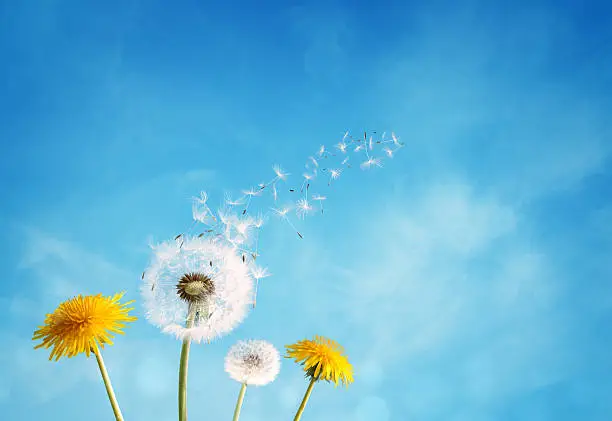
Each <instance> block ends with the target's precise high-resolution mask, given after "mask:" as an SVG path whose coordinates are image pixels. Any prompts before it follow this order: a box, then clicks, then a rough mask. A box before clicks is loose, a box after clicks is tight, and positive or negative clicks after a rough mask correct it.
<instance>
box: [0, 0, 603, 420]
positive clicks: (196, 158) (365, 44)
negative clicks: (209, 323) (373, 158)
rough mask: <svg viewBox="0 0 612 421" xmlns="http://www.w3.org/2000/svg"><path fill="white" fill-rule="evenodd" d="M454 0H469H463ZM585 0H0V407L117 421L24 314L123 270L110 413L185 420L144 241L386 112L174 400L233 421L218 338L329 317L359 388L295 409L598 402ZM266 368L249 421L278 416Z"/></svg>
mask: <svg viewBox="0 0 612 421" xmlns="http://www.w3.org/2000/svg"><path fill="white" fill-rule="evenodd" d="M457 3H460V5H457ZM606 3H608V4H609V2H605V1H602V2H589V1H567V0H565V1H558V0H557V1H552V0H551V1H537V0H536V1H529V2H526V1H517V2H485V1H463V2H450V1H431V2H410V1H378V2H366V1H355V2H349V1H320V2H316V1H315V2H287V1H283V2H281V1H269V2H249V1H245V2H240V3H239V2H221V1H195V0H186V1H182V2H162V1H159V0H150V1H131V0H125V1H107V2H93V1H57V0H46V1H26V0H23V1H19V2H17V1H0V142H1V145H2V150H1V154H0V190H1V192H2V195H1V196H2V200H1V206H0V233H1V234H0V235H1V236H2V239H3V241H2V244H3V246H2V249H1V253H0V268H1V269H2V273H3V276H2V279H3V280H2V281H0V282H1V284H2V286H3V288H2V289H1V290H0V335H1V338H2V342H1V344H2V345H1V346H0V370H1V376H0V410H1V412H0V413H2V416H1V418H3V419H6V420H23V421H30V420H31V421H34V420H36V421H39V420H45V421H56V420H57V421H59V420H62V421H69V420H82V419H88V420H90V421H103V420H109V419H112V412H111V409H110V405H109V403H108V401H107V398H106V395H105V392H104V388H103V385H102V382H101V379H100V375H99V372H98V369H97V366H96V363H95V361H94V360H93V359H87V358H85V357H84V356H79V357H77V358H73V359H64V360H61V361H60V362H58V363H51V362H48V361H47V358H48V352H47V351H44V350H37V351H34V350H33V349H32V348H33V345H34V343H33V342H32V341H31V335H32V332H33V331H34V330H35V329H36V328H37V326H39V325H40V324H41V323H42V321H43V320H44V316H45V313H47V312H51V311H52V310H53V309H54V308H55V307H56V306H57V305H58V304H59V303H60V302H61V301H63V300H65V299H67V298H69V297H70V296H72V295H75V294H78V293H98V292H101V293H104V294H107V295H110V294H113V293H115V292H116V291H120V290H126V291H127V295H126V298H128V299H135V300H137V303H136V310H135V313H136V315H137V316H139V318H140V319H139V320H138V322H136V323H134V324H132V325H131V327H129V328H127V330H126V336H125V337H119V338H117V340H116V343H115V345H114V346H112V347H109V348H106V349H105V351H104V356H105V359H106V363H107V366H108V368H109V371H110V375H111V378H112V380H113V383H114V386H115V391H116V393H117V396H118V399H119V402H120V405H121V407H122V410H123V413H124V416H125V419H126V420H128V421H130V420H132V421H135V420H155V421H170V420H175V419H176V417H177V415H176V412H177V410H176V383H177V371H178V369H177V367H178V359H179V351H180V343H179V342H178V341H176V340H175V339H174V338H173V337H171V336H168V335H163V334H161V333H160V332H159V331H158V330H157V329H156V328H155V327H153V326H152V325H150V324H149V323H148V322H147V321H146V320H145V319H144V317H143V309H142V307H141V305H140V302H139V292H138V289H139V282H140V275H141V272H142V271H143V269H145V267H146V266H147V264H148V261H149V258H150V255H151V252H150V249H149V246H148V244H149V243H150V242H151V241H153V242H157V241H163V240H166V239H169V238H172V237H173V236H174V235H176V234H178V233H179V232H181V230H183V229H184V228H185V227H186V226H188V225H189V224H190V220H191V197H192V196H195V195H197V194H198V193H199V191H200V190H206V191H207V192H208V193H209V196H210V197H211V201H212V202H213V203H218V202H219V201H220V200H221V199H222V197H223V192H224V191H226V190H228V191H231V192H238V191H239V190H240V189H244V188H248V187H251V186H252V185H253V184H255V183H257V182H260V181H262V180H264V179H267V178H269V176H270V175H271V174H272V173H271V166H272V165H273V164H276V163H278V164H282V165H283V167H284V168H286V169H287V170H288V171H289V172H291V173H292V174H300V173H301V171H302V169H303V163H304V160H305V159H306V158H307V156H308V155H311V154H313V153H314V152H316V150H317V149H318V147H319V145H321V144H327V145H333V144H334V143H337V142H338V141H339V140H341V138H342V135H343V133H344V132H345V130H351V131H353V132H356V133H359V132H362V131H363V130H378V131H384V130H387V131H391V130H393V131H395V132H396V133H398V135H399V136H400V137H401V139H402V141H404V142H405V143H406V147H405V148H404V149H402V150H401V151H400V152H399V153H398V154H397V156H396V157H395V158H394V159H393V160H389V161H387V162H386V163H385V167H384V168H382V169H376V170H374V171H371V172H368V173H365V172H360V171H353V172H351V173H350V174H345V175H343V176H342V177H341V178H340V179H339V180H338V183H337V184H336V185H335V187H334V188H333V190H332V191H330V192H329V194H328V197H329V198H328V200H327V203H326V213H325V215H323V216H317V217H314V216H313V217H312V218H310V219H308V220H306V222H304V223H303V224H302V225H301V229H302V231H303V233H304V237H305V238H304V240H301V241H300V240H299V239H297V238H296V236H295V234H294V233H293V232H292V231H291V230H288V229H286V227H285V226H283V225H281V224H279V223H275V222H270V223H269V224H268V225H267V226H266V228H265V230H264V231H262V237H261V239H260V240H261V242H260V252H261V253H262V256H261V258H260V260H259V261H260V263H262V264H263V265H265V266H267V267H268V268H269V270H270V271H271V272H272V273H273V274H274V276H273V277H270V278H267V279H264V280H263V281H262V284H261V289H260V294H259V297H258V306H257V309H256V310H255V311H254V312H252V313H251V315H250V316H249V317H248V318H247V319H246V321H245V322H244V323H243V324H242V325H241V326H239V328H238V329H237V330H235V331H234V332H233V333H232V334H231V335H229V336H227V337H224V338H223V339H221V340H219V341H217V342H215V343H213V344H211V345H199V346H194V347H193V348H192V356H191V362H190V373H189V375H190V377H189V415H190V419H191V420H223V419H226V420H229V419H230V418H231V416H232V412H233V406H234V404H235V399H236V396H237V394H238V391H239V385H238V384H237V383H235V382H234V381H232V380H230V379H229V377H228V376H227V375H226V374H225V373H224V371H223V358H224V356H225V353H226V352H227V350H228V348H229V347H230V346H231V345H232V344H233V343H235V342H236V341H237V340H239V339H247V338H261V339H266V340H269V341H271V342H272V343H273V344H275V345H276V346H277V347H278V348H280V349H282V347H283V346H284V345H285V344H287V343H291V342H294V341H296V340H299V339H302V338H305V337H311V336H312V335H315V334H321V335H325V336H328V337H331V338H333V339H335V340H337V341H338V342H340V343H341V344H343V345H344V346H345V348H346V350H347V353H348V355H349V358H350V361H351V362H352V363H353V365H354V367H355V372H356V374H355V383H354V384H353V385H352V386H351V387H350V388H349V389H348V390H340V389H337V390H334V388H333V387H332V386H330V385H327V384H319V385H317V386H316V388H315V390H314V392H313V395H312V398H311V400H310V402H309V404H308V406H307V408H306V411H305V413H304V416H303V420H304V421H308V420H316V421H332V420H351V421H353V420H355V421H369V420H375V421H402V420H419V421H438V420H440V421H442V420H444V421H490V420H495V421H504V420H522V421H531V420H555V421H565V420H581V421H583V420H590V421H604V420H606V421H607V420H609V416H610V413H611V411H612V399H610V395H611V394H612V357H611V355H612V354H611V349H612V330H611V329H610V326H611V323H612V284H611V279H612V278H611V276H612V264H611V263H610V262H612V194H611V192H612V187H611V186H612V161H611V153H612V120H611V119H610V116H611V115H612V48H610V46H611V45H612V19H611V16H612V13H611V12H612V10H610V7H611V6H609V5H607V4H606ZM306 386H307V383H306V381H305V380H304V378H303V374H302V372H301V370H300V369H299V367H297V366H296V365H294V364H293V363H292V362H291V361H289V360H285V361H283V365H282V369H281V374H280V376H279V378H278V380H277V381H276V382H275V383H273V384H271V385H269V386H266V387H262V388H251V389H249V390H248V391H247V396H246V399H245V402H244V407H243V413H242V416H241V420H242V421H263V420H265V421H277V420H278V421H280V420H287V419H292V417H293V415H294V414H295V410H296V408H297V406H298V405H299V401H300V399H301V397H302V395H303V393H304V390H305V389H306Z"/></svg>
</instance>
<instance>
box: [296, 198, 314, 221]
mask: <svg viewBox="0 0 612 421" xmlns="http://www.w3.org/2000/svg"><path fill="white" fill-rule="evenodd" d="M311 211H312V205H311V204H310V202H308V200H306V199H300V200H298V201H297V203H296V207H295V213H296V215H297V217H298V218H300V219H304V217H305V216H306V215H308V214H309V213H310V212H311Z"/></svg>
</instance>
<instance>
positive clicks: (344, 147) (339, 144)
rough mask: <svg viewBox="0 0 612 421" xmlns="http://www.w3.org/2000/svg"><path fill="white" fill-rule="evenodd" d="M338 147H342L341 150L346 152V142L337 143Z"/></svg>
mask: <svg viewBox="0 0 612 421" xmlns="http://www.w3.org/2000/svg"><path fill="white" fill-rule="evenodd" d="M336 147H337V148H338V149H340V152H342V153H346V143H344V142H340V143H338V144H337V145H336Z"/></svg>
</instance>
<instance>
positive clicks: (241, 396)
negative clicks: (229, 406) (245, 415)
mask: <svg viewBox="0 0 612 421" xmlns="http://www.w3.org/2000/svg"><path fill="white" fill-rule="evenodd" d="M246 388H247V385H246V383H242V387H241V388H240V393H239V394H238V402H236V409H235V410H234V418H232V421H238V418H239V417H240V409H242V401H244V393H245V392H246Z"/></svg>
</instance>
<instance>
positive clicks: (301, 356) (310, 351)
mask: <svg viewBox="0 0 612 421" xmlns="http://www.w3.org/2000/svg"><path fill="white" fill-rule="evenodd" d="M285 348H287V355H286V356H285V358H293V359H294V360H295V362H297V363H299V364H301V365H302V366H303V368H304V371H305V372H306V377H308V378H310V384H309V385H308V389H306V393H305V394H304V398H303V399H302V403H301V404H300V407H299V408H298V411H297V413H296V414H295V417H294V419H293V420H294V421H299V419H300V418H301V417H302V413H303V412H304V408H305V407H306V403H307V402H308V399H309V398H310V394H311V393H312V388H313V387H314V384H315V383H316V382H317V381H319V380H325V381H328V382H333V383H334V385H335V386H338V384H339V383H342V384H344V385H346V386H348V385H349V384H350V383H352V382H353V366H352V365H351V363H349V361H348V358H347V357H346V356H345V355H344V349H343V348H342V347H341V346H340V345H339V344H338V343H337V342H335V341H332V340H331V339H328V338H325V337H323V336H315V337H314V339H312V340H309V339H305V340H302V341H298V342H296V343H294V344H292V345H287V346H286V347H285Z"/></svg>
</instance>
